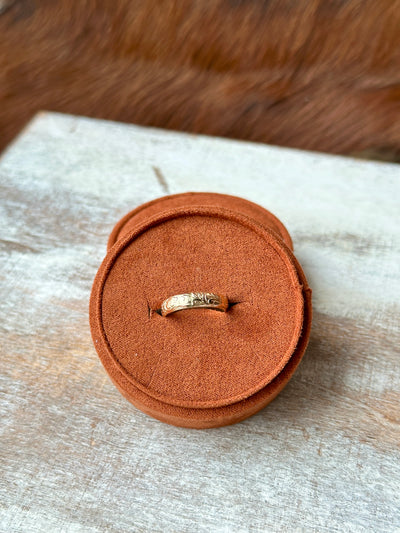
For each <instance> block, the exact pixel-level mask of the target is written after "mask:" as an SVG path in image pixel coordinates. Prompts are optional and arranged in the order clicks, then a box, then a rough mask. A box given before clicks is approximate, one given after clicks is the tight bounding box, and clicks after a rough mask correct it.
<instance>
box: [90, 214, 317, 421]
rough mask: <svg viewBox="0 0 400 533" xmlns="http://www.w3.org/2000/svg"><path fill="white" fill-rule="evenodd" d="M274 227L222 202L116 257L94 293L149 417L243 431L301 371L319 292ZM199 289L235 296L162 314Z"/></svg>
mask: <svg viewBox="0 0 400 533" xmlns="http://www.w3.org/2000/svg"><path fill="white" fill-rule="evenodd" d="M153 205H154V204H153ZM253 205H255V204H253ZM260 209H262V208H260ZM130 218H132V217H130ZM267 218H268V217H267ZM273 220H277V219H276V218H275V217H273ZM263 222H264V223H263V224H260V222H258V221H256V220H255V219H254V218H251V217H250V216H247V215H244V214H242V213H241V212H238V211H236V210H232V209H227V208H224V207H221V206H216V205H209V206H204V205H203V206H193V205H189V206H186V207H174V208H172V209H170V210H168V211H162V212H158V213H156V214H154V215H153V216H150V217H149V218H148V217H146V218H145V219H144V220H142V221H141V222H139V223H135V224H133V227H132V229H130V230H128V231H127V233H125V234H124V235H123V236H122V235H120V237H119V238H118V240H116V242H115V244H114V245H113V246H112V248H111V249H110V250H109V252H108V254H107V256H106V257H105V259H104V261H103V263H102V265H101V267H100V269H99V271H98V273H97V275H96V278H95V281H94V284H93V289H92V294H91V300H90V324H91V330H92V336H93V341H94V345H95V347H96V350H97V352H98V354H99V357H100V359H101V361H102V363H103V365H104V367H105V369H106V371H107V372H108V374H109V375H110V377H111V379H112V380H113V382H114V383H115V385H116V386H117V387H118V389H119V390H120V391H121V393H122V394H123V395H124V396H125V397H126V398H127V399H128V400H129V401H130V402H132V403H133V404H134V405H135V406H136V407H138V408H139V409H141V410H142V411H144V412H145V413H147V414H149V415H151V416H153V417H155V418H157V419H159V420H161V421H163V422H167V423H170V424H174V425H177V426H184V427H193V428H210V427H218V426H223V425H227V424H233V423H235V422H239V421H240V420H243V419H245V418H247V417H249V416H250V415H252V414H254V413H256V412H257V411H259V410H260V409H261V408H263V407H264V406H265V405H267V403H269V402H270V401H271V400H272V399H273V398H275V396H276V395H277V394H278V393H279V392H280V391H281V390H282V388H283V387H284V386H285V384H286V383H287V381H288V380H289V379H290V377H291V376H292V374H293V372H294V371H295V369H296V367H297V365H298V364H299V362H300V360H301V358H302V356H303V353H304V351H305V348H306V345H307V341H308V337H309V333H310V326H311V291H310V289H309V288H308V285H307V281H306V278H305V276H304V273H303V271H302V269H301V267H300V265H299V263H298V262H297V260H296V259H295V257H294V255H293V253H292V252H291V250H290V248H289V247H288V245H287V244H285V242H284V240H283V236H282V235H281V234H280V232H278V231H277V230H276V227H274V228H273V229H271V228H269V227H267V223H266V220H264V221H263ZM290 242H291V241H290ZM199 291H202V292H203V291H206V292H212V293H216V294H221V295H224V296H226V297H227V299H228V302H229V307H228V309H227V310H226V311H225V312H217V311H216V310H213V309H187V310H183V311H179V312H177V313H173V314H171V315H168V316H162V315H161V313H160V308H161V304H162V302H163V301H164V300H165V299H167V298H169V297H171V296H173V295H177V294H182V293H187V292H199Z"/></svg>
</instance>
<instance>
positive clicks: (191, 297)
mask: <svg viewBox="0 0 400 533" xmlns="http://www.w3.org/2000/svg"><path fill="white" fill-rule="evenodd" d="M228 307H229V302H228V298H227V297H226V296H221V295H219V294H214V293H212V292H188V293H186V294H176V295H175V296H170V297H169V298H167V299H166V300H164V301H163V303H162V305H161V314H162V316H167V315H169V314H171V313H175V312H176V311H182V310H183V309H202V308H203V309H204V308H205V309H216V310H217V311H226V310H227V309H228Z"/></svg>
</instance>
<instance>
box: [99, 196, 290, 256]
mask: <svg viewBox="0 0 400 533" xmlns="http://www.w3.org/2000/svg"><path fill="white" fill-rule="evenodd" d="M206 205H210V206H211V205H214V206H219V207H225V208H227V209H232V210H234V211H237V212H238V213H242V214H243V215H247V216H249V217H251V218H253V219H254V220H256V221H257V222H259V223H260V224H262V225H263V226H266V227H267V228H269V229H271V230H273V231H275V232H276V233H277V234H278V235H279V236H280V237H281V239H283V241H284V242H285V243H286V244H287V246H289V248H290V249H291V250H293V243H292V239H291V238H290V235H289V232H288V230H287V229H286V228H285V226H284V225H283V224H282V222H281V221H280V220H279V219H278V218H277V217H276V216H275V215H273V214H272V213H271V212H270V211H267V210H266V209H264V208H263V207H261V206H260V205H257V204H255V203H254V202H250V201H249V200H245V199H244V198H240V197H238V196H231V195H228V194H218V193H210V192H186V193H181V194H172V195H169V196H162V197H161V198H156V199H155V200H152V201H151V202H147V203H145V204H142V205H140V206H139V207H137V208H136V209H134V210H133V211H130V212H129V213H128V214H127V215H125V216H124V217H123V218H122V219H121V220H120V221H119V222H118V223H117V224H116V225H115V227H114V229H113V230H112V232H111V234H110V237H109V239H108V248H111V246H113V244H115V242H116V241H117V240H118V239H120V238H122V237H124V236H125V235H127V234H128V233H129V231H130V230H132V229H133V228H134V227H135V226H137V225H138V224H140V223H141V222H143V221H145V220H147V219H148V218H149V217H151V216H154V215H156V214H158V213H162V212H163V211H168V210H170V209H174V208H175V207H188V206H193V207H195V206H197V207H201V206H206Z"/></svg>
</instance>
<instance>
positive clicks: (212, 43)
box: [0, 0, 400, 159]
mask: <svg viewBox="0 0 400 533" xmlns="http://www.w3.org/2000/svg"><path fill="white" fill-rule="evenodd" d="M0 6H2V8H3V9H2V12H0V13H1V14H0V147H4V146H5V144H6V143H8V142H9V141H10V140H11V139H12V137H13V136H14V135H15V134H16V133H17V132H18V131H19V130H20V129H21V127H22V126H23V125H24V124H25V123H26V122H27V121H28V120H29V119H30V118H31V117H32V115H33V114H34V113H35V112H36V111H38V110H40V109H47V110H55V111H62V112H66V113H74V114H81V115H88V116H93V117H100V118H107V119H113V120H119V121H124V122H134V123H137V124H144V125H151V126H158V127H163V128H172V129H177V130H185V131H190V132H201V133H205V134H211V135H222V136H228V137H235V138H239V139H249V140H252V141H261V142H266V143H272V144H279V145H285V146H292V147H298V148H305V149H312V150H322V151H328V152H339V153H350V152H358V153H359V152H361V153H363V152H364V151H366V150H371V151H373V152H374V153H375V155H376V154H377V155H378V156H379V154H380V153H383V154H386V155H387V154H389V159H396V158H397V157H398V155H399V154H400V68H399V67H400V61H399V59H400V58H399V55H400V0H379V2H377V1H376V0H364V1H360V0H347V1H345V0H303V1H298V2H294V1H293V0H208V1H205V0H191V1H190V0H169V1H167V0H144V1H142V0H136V1H135V0H59V1H54V0H36V1H34V0H14V1H13V0H8V1H7V0H0ZM0 9H1V7H0Z"/></svg>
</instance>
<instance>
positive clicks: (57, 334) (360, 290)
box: [0, 113, 400, 533]
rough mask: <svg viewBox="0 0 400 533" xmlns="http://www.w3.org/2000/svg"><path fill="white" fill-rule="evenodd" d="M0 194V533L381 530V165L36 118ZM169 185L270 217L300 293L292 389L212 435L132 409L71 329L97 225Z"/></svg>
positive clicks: (386, 420)
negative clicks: (303, 314)
mask: <svg viewBox="0 0 400 533" xmlns="http://www.w3.org/2000/svg"><path fill="white" fill-rule="evenodd" d="M0 184H1V205H0V207H1V213H0V227H1V239H2V240H1V273H0V276H1V288H0V332H1V381H0V387H1V389H0V394H1V405H0V409H1V466H0V468H1V476H0V499H1V511H0V530H1V531H2V532H3V531H4V532H7V533H8V532H14V531H15V532H20V531H23V532H52V531H55V532H104V531H107V532H120V531H124V532H125V531H151V532H157V531H162V532H167V531H190V532H191V531H193V532H196V531H201V532H210V531H218V532H219V531H220V532H239V531H240V532H245V531H251V532H258V531H260V532H261V531H268V532H269V531H318V532H325V531H340V532H342V531H352V532H353V531H356V532H357V531H373V532H383V531H400V497H399V494H400V450H399V442H400V431H399V421H400V412H399V389H400V368H399V367H400V365H399V360H400V353H399V345H400V333H399V311H400V304H399V296H400V271H399V265H400V228H399V205H400V168H399V167H398V166H395V165H387V164H381V163H373V162H359V161H355V160H351V159H343V158H339V157H332V156H324V155H317V154H313V153H303V152H299V151H293V150H286V149H280V148H274V147H268V146H263V145H256V144H248V143H241V142H234V141H228V140H222V139H213V138H206V137H200V136H192V135H184V134H179V133H171V132H164V131H159V130H153V129H145V128H140V127H135V126H128V125H121V124H115V123H109V122H103V121H97V120H89V119H84V118H75V117H70V116H62V115H57V114H47V113H42V114H40V115H39V116H38V117H37V118H36V119H35V120H34V121H33V122H32V123H31V124H30V125H29V126H28V127H27V129H26V130H25V131H24V132H23V134H22V135H21V136H20V138H19V139H18V140H17V141H16V142H15V143H14V145H12V146H11V147H10V148H9V150H8V151H7V153H5V154H4V155H3V158H2V160H1V163H0ZM187 190H209V191H217V192H227V193H229V194H236V195H239V196H244V197H246V198H249V199H250V200H253V201H256V202H258V203H260V204H262V205H264V206H265V207H267V208H268V209H270V210H271V211H273V212H274V213H275V214H276V215H278V216H279V217H280V218H281V219H282V220H283V222H284V223H285V224H286V225H287V227H288V229H289V231H290V232H291V234H292V237H293V240H294V245H295V252H296V255H297V256H298V258H299V259H300V261H301V263H302V265H303V267H304V269H305V272H306V274H307V276H308V278H309V282H310V285H311V286H312V288H313V290H314V293H313V295H314V308H315V319H314V325H313V331H312V336H311V342H310V346H309V349H308V351H307V353H306V355H305V357H304V360H303V362H302V364H301V366H300V368H299V370H298V371H297V373H296V374H295V376H294V378H293V380H292V381H291V382H290V383H289V385H288V386H287V388H286V389H285V390H284V391H283V392H282V393H281V395H280V396H279V397H278V398H277V399H276V400H275V401H274V402H273V403H272V404H271V405H270V406H268V407H267V408H266V409H264V410H263V411H262V412H260V413H259V414H258V415H256V416H254V417H252V418H250V419H248V420H247V421H245V422H242V423H240V424H237V425H235V426H231V427H226V428H221V429H218V430H204V431H198V430H187V429H181V428H175V427H172V426H168V425H165V424H162V423H160V422H158V421H156V420H153V419H151V418H149V417H147V416H146V415H144V414H142V413H141V412H139V411H137V410H136V409H135V408H134V407H132V406H131V405H130V404H129V403H128V402H127V401H126V400H124V399H123V398H122V397H121V396H120V394H119V393H118V392H117V390H116V389H115V388H114V386H113V385H112V384H111V383H110V381H109V379H108V377H107V376H106V374H105V372H104V370H103V368H102V366H101V364H100V362H99V360H98V358H97V355H96V353H95V350H94V348H93V346H92V342H91V339H90V333H89V326H88V316H87V315H88V299H89V293H90V288H91V283H92V280H93V277H94V275H95V272H96V269H97V268H98V266H99V264H100V262H101V260H102V258H103V256H104V254H105V250H106V239H107V236H108V233H109V232H110V230H111V228H112V226H113V224H114V223H115V222H116V221H117V220H118V218H119V217H120V216H122V215H123V214H125V212H127V211H128V210H130V209H132V208H134V207H135V206H137V205H138V204H140V203H142V202H145V201H147V200H150V199H153V198H155V197H157V196H161V195H164V194H166V193H175V192H180V191H187Z"/></svg>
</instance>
